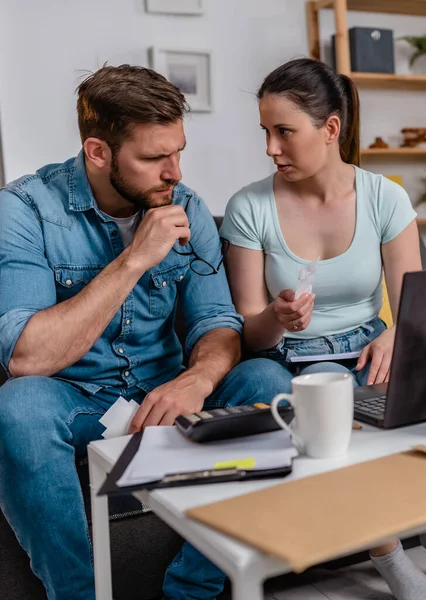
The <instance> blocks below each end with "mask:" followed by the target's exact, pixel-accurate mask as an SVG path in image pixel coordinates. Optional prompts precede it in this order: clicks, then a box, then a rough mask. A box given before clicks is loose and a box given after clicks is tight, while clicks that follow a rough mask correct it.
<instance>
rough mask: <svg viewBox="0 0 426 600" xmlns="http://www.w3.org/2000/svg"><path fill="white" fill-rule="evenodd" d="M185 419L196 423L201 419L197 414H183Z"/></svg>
mask: <svg viewBox="0 0 426 600" xmlns="http://www.w3.org/2000/svg"><path fill="white" fill-rule="evenodd" d="M185 419H187V420H188V421H189V422H190V423H198V421H201V418H200V417H197V415H185Z"/></svg>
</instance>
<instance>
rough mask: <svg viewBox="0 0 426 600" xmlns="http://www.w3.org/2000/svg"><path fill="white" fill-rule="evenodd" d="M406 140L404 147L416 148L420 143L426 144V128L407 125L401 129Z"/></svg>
mask: <svg viewBox="0 0 426 600" xmlns="http://www.w3.org/2000/svg"><path fill="white" fill-rule="evenodd" d="M401 133H402V135H403V137H404V141H403V142H402V144H401V147H402V148H415V147H416V146H418V145H419V144H426V128H424V127H405V128H404V129H401Z"/></svg>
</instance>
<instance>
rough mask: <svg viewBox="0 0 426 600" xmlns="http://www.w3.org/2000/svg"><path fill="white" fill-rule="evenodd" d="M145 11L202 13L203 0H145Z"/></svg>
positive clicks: (180, 13)
mask: <svg viewBox="0 0 426 600" xmlns="http://www.w3.org/2000/svg"><path fill="white" fill-rule="evenodd" d="M145 8H146V12H149V13H158V14H168V15H202V14H204V10H205V0H145Z"/></svg>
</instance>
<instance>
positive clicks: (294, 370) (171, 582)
mask: <svg viewBox="0 0 426 600" xmlns="http://www.w3.org/2000/svg"><path fill="white" fill-rule="evenodd" d="M385 329H386V326H385V324H384V323H383V321H382V320H381V319H379V318H376V319H373V320H372V321H369V322H368V323H365V324H364V325H362V326H361V327H357V328H356V329H354V330H352V331H349V332H347V333H342V334H339V335H330V336H326V337H320V338H314V339H310V340H300V339H294V338H286V339H285V341H282V342H280V344H278V346H277V347H276V348H274V349H272V350H266V351H264V352H261V353H259V356H261V357H263V358H269V359H272V360H274V361H275V362H277V363H279V364H280V365H281V366H282V380H281V389H280V390H279V391H280V392H284V393H289V392H291V380H292V378H293V377H294V376H295V375H303V374H307V373H324V372H334V373H336V372H337V373H351V375H353V382H354V386H358V385H366V383H367V377H368V371H369V368H370V364H369V363H367V365H366V366H365V367H364V368H363V369H362V370H361V371H356V370H355V367H356V364H357V362H358V360H357V359H351V360H343V361H339V362H334V361H333V354H338V353H339V354H340V353H343V352H356V351H360V350H362V349H363V348H364V347H365V346H366V345H367V344H369V343H370V342H372V341H373V340H374V339H375V338H376V337H378V336H379V335H380V334H381V333H382V332H383V331H384V330H385ZM312 354H317V355H318V354H329V355H330V361H324V362H318V363H302V365H303V366H301V364H300V363H291V362H290V358H291V357H292V356H309V355H312ZM224 581H225V575H224V573H223V572H222V571H221V570H220V569H218V567H216V566H215V565H213V563H211V562H210V561H208V560H207V559H206V558H205V557H204V556H203V555H202V554H200V553H199V552H198V550H196V549H195V548H194V547H193V546H191V545H190V544H188V543H186V544H184V546H183V548H182V550H181V552H180V553H179V554H178V556H177V557H176V558H175V560H174V561H173V562H172V564H171V565H170V567H169V569H168V571H167V573H166V577H165V580H164V597H165V599H166V600H187V599H198V600H212V599H214V598H216V596H217V595H218V594H219V593H220V592H221V591H222V589H223V585H224Z"/></svg>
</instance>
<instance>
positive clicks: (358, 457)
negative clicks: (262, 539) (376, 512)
mask: <svg viewBox="0 0 426 600" xmlns="http://www.w3.org/2000/svg"><path fill="white" fill-rule="evenodd" d="M129 439H130V436H125V437H120V438H115V439H111V440H102V441H98V442H92V443H91V444H90V445H89V448H88V454H89V469H90V484H91V496H92V522H93V551H94V563H95V582H96V600H112V582H111V562H110V540H109V521H108V502H107V498H106V497H98V496H97V495H96V492H97V490H98V489H99V488H100V486H101V485H102V483H103V482H104V480H105V477H106V474H107V473H108V472H109V471H110V470H111V468H112V466H113V465H114V463H115V462H116V460H117V459H118V457H119V456H120V454H121V452H122V451H123V449H124V447H125V446H126V444H127V443H128V441H129ZM425 443H426V423H423V424H420V425H414V426H411V427H405V428H401V429H395V430H392V431H384V430H379V429H375V428H373V427H369V426H366V425H363V428H362V430H360V431H354V432H353V435H352V440H351V444H350V448H349V452H348V454H347V456H346V457H344V458H342V459H327V460H325V459H321V460H319V459H310V458H307V457H304V456H302V457H299V458H297V459H295V461H294V465H293V473H292V474H291V475H290V476H289V477H286V478H285V479H275V480H268V481H257V482H244V483H241V482H240V483H224V484H215V485H205V486H192V487H183V488H174V489H168V490H156V491H153V492H151V493H147V492H134V494H133V495H134V496H135V497H136V498H137V499H139V500H140V501H141V502H142V501H143V502H144V503H145V504H149V506H150V507H151V508H152V510H153V511H154V513H156V514H157V515H158V516H159V517H160V518H161V519H162V520H163V521H165V522H166V523H167V524H168V525H169V526H170V527H172V528H173V529H174V530H175V531H177V532H178V533H179V534H180V535H181V536H182V537H183V538H185V539H186V540H188V541H189V542H191V544H193V545H194V546H195V547H196V548H198V550H200V551H201V552H202V553H203V554H205V555H206V556H207V557H208V558H209V559H210V560H211V561H213V562H214V563H215V564H216V565H218V566H219V567H220V568H221V569H222V570H223V571H224V572H225V573H226V574H227V575H228V576H229V578H230V579H231V581H232V597H233V599H234V600H262V599H263V581H264V580H265V579H267V578H269V577H273V576H275V575H279V574H284V573H287V572H289V571H290V570H291V569H290V567H289V565H288V564H287V563H286V562H284V561H281V560H278V559H276V558H273V557H271V556H268V555H266V554H263V553H262V552H259V551H258V550H256V549H254V548H252V547H250V546H247V545H246V544H243V543H240V542H238V541H236V540H234V539H232V538H231V537H228V536H226V535H223V534H221V533H218V532H216V531H214V530H212V529H210V528H209V527H206V526H204V525H201V524H199V523H196V522H195V521H192V520H190V519H188V518H187V517H186V516H185V514H184V513H185V511H186V510H187V509H188V508H193V507H195V506H200V505H202V504H206V503H208V502H214V501H216V500H224V499H227V498H232V497H235V496H239V495H241V494H245V493H247V492H251V491H255V490H259V489H262V488H266V487H269V486H272V485H276V484H277V483H284V482H288V481H294V480H295V479H299V478H302V477H307V476H309V475H314V474H317V473H322V472H325V471H331V470H334V469H338V468H340V467H343V466H348V465H351V464H355V463H359V462H363V461H367V460H372V459H375V458H380V457H383V456H387V455H389V454H394V453H396V452H401V451H405V450H409V449H410V448H411V447H412V446H414V445H416V444H425ZM260 509H261V507H253V510H260ZM282 518H283V519H285V518H286V514H285V507H283V514H282ZM418 533H422V531H418V530H416V531H401V532H400V535H401V537H408V536H411V535H415V534H418ZM385 541H386V540H383V539H377V540H376V543H377V544H380V543H382V542H385ZM357 550H366V548H363V547H360V548H358V549H357ZM332 558H339V557H338V556H334V557H330V559H332Z"/></svg>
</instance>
